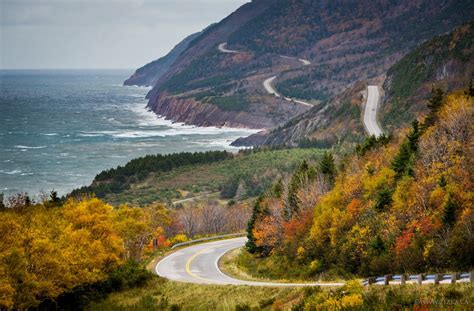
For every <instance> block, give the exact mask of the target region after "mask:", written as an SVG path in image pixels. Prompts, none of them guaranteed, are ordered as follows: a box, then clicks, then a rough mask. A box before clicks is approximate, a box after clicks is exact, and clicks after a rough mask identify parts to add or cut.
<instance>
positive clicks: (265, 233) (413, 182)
mask: <svg viewBox="0 0 474 311" xmlns="http://www.w3.org/2000/svg"><path fill="white" fill-rule="evenodd" d="M473 95H474V92H473V90H472V88H470V89H466V90H465V91H457V92H455V93H453V94H450V95H443V93H442V92H440V91H434V92H433V95H432V97H431V99H430V105H429V107H430V113H429V114H428V116H427V117H426V118H424V119H422V120H420V121H417V120H415V121H414V122H413V124H412V126H411V128H407V129H406V130H404V131H403V132H402V134H400V136H394V137H391V138H389V137H381V138H379V139H375V138H370V139H368V140H367V141H366V142H365V143H364V144H361V145H359V146H358V147H357V148H356V151H355V154H354V155H352V156H350V157H335V159H334V158H333V157H332V156H331V155H329V154H328V155H326V157H324V159H323V161H322V162H321V163H320V164H319V166H318V167H314V166H311V165H307V164H303V165H302V166H301V167H300V168H299V169H298V170H297V171H296V173H295V174H294V175H293V177H292V178H291V179H290V180H289V181H288V182H285V181H284V180H282V181H279V182H277V183H276V184H275V185H274V187H273V190H272V191H269V192H268V193H267V194H266V195H264V196H262V197H261V198H260V199H259V200H258V201H257V203H256V204H255V206H254V209H253V216H252V218H251V221H250V223H249V228H248V236H249V242H248V243H247V250H248V251H249V252H250V253H252V254H255V255H254V256H253V257H252V258H253V259H252V260H257V261H260V265H259V268H258V271H259V273H261V274H262V275H265V276H267V277H268V276H269V275H270V276H273V277H276V278H284V277H288V276H291V277H299V278H320V277H323V278H324V277H325V276H326V277H327V276H328V275H332V276H334V275H339V276H344V275H353V274H355V275H362V276H370V275H380V274H387V273H404V272H405V273H406V272H426V271H453V270H455V271H458V270H462V269H472V267H473V266H474V257H473V254H474V248H473V247H474V235H473V234H472V232H474V231H473V229H474V205H473V202H474V191H473V186H474V183H473V182H474V181H473V179H472V176H473V175H472V173H473V171H472V170H473V167H474V165H473V164H474V163H473V161H472V159H473V158H474V153H473V152H474V150H473V149H472V146H473V130H474V128H473V124H474V122H473V121H474V119H473V116H474V102H473V100H474V98H473ZM245 256H246V255H245ZM259 257H260V259H258V258H259ZM262 258H263V259H262ZM247 260H248V259H247ZM252 265H255V263H253V264H252ZM257 265H258V264H257Z"/></svg>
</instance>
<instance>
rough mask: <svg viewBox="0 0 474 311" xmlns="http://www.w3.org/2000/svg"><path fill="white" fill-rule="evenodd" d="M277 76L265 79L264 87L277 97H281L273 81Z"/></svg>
mask: <svg viewBox="0 0 474 311" xmlns="http://www.w3.org/2000/svg"><path fill="white" fill-rule="evenodd" d="M276 78H277V76H273V77H270V78H268V79H266V80H265V81H263V87H264V88H265V90H266V91H267V93H268V94H270V95H274V96H275V97H281V96H280V94H278V92H277V91H276V90H275V89H274V88H273V86H272V82H273V81H274V80H275V79H276Z"/></svg>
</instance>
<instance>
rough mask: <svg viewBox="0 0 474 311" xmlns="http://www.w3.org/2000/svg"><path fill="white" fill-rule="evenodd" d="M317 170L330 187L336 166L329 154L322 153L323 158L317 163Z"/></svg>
mask: <svg viewBox="0 0 474 311" xmlns="http://www.w3.org/2000/svg"><path fill="white" fill-rule="evenodd" d="M319 170H320V171H321V173H322V174H323V175H324V176H326V178H327V180H328V181H329V183H330V184H331V185H333V184H334V179H335V176H336V165H335V164H334V157H333V156H332V154H331V153H329V152H327V151H326V152H324V155H323V158H322V159H321V161H320V162H319Z"/></svg>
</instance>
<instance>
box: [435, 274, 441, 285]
mask: <svg viewBox="0 0 474 311" xmlns="http://www.w3.org/2000/svg"><path fill="white" fill-rule="evenodd" d="M440 277H441V275H440V274H438V273H436V274H435V275H434V283H435V284H436V285H439V279H440Z"/></svg>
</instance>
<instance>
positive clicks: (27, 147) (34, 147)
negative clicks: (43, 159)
mask: <svg viewBox="0 0 474 311" xmlns="http://www.w3.org/2000/svg"><path fill="white" fill-rule="evenodd" d="M14 148H17V149H43V148H46V146H24V145H16V146H14Z"/></svg>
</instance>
